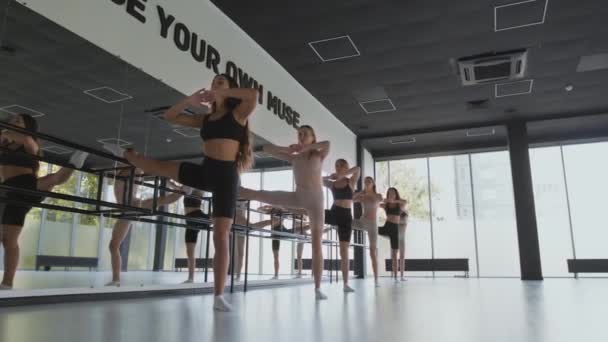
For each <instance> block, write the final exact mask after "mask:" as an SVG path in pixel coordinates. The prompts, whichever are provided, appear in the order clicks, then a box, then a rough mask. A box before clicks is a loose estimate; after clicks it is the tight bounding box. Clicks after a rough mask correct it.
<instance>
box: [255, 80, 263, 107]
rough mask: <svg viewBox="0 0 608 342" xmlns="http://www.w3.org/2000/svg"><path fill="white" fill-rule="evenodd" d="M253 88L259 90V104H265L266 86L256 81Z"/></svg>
mask: <svg viewBox="0 0 608 342" xmlns="http://www.w3.org/2000/svg"><path fill="white" fill-rule="evenodd" d="M253 87H254V88H255V89H257V90H258V104H264V85H262V84H258V82H257V81H256V82H255V85H254V86H253Z"/></svg>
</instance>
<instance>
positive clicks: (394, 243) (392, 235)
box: [378, 221, 399, 249]
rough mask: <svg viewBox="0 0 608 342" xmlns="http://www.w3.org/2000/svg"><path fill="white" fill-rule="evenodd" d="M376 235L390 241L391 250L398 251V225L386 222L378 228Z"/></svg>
mask: <svg viewBox="0 0 608 342" xmlns="http://www.w3.org/2000/svg"><path fill="white" fill-rule="evenodd" d="M378 234H379V235H383V236H386V237H388V238H389V239H390V240H391V249H399V225H397V224H396V223H393V222H388V221H387V222H386V223H384V226H382V227H379V228H378Z"/></svg>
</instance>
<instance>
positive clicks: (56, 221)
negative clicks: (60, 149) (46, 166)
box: [40, 165, 77, 255]
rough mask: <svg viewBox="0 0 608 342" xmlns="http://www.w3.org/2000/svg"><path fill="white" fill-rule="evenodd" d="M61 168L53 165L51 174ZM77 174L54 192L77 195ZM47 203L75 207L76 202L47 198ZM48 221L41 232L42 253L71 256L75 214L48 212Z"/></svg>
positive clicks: (56, 211) (57, 211)
mask: <svg viewBox="0 0 608 342" xmlns="http://www.w3.org/2000/svg"><path fill="white" fill-rule="evenodd" d="M59 168H60V167H59V166H56V165H52V168H51V173H54V172H57V171H59ZM76 181H77V177H76V175H75V174H73V175H72V177H70V179H69V180H68V181H67V182H66V183H64V184H60V185H58V186H56V187H55V188H54V189H53V192H56V193H62V194H67V195H75V194H76ZM45 203H48V204H54V205H60V206H66V207H73V206H74V202H72V201H67V200H62V199H56V198H50V197H49V198H47V199H46V200H45ZM45 212H46V220H45V221H44V224H43V227H42V230H41V234H42V236H41V239H40V253H41V254H44V255H70V241H71V238H72V219H73V216H74V214H72V213H70V212H66V211H59V210H46V211H45Z"/></svg>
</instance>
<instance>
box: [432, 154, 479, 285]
mask: <svg viewBox="0 0 608 342" xmlns="http://www.w3.org/2000/svg"><path fill="white" fill-rule="evenodd" d="M429 166H430V173H431V193H432V196H431V201H432V205H433V208H432V209H433V210H432V213H433V242H434V249H435V257H436V258H467V259H469V270H470V274H471V275H472V276H477V265H476V261H475V258H476V256H475V231H474V226H473V210H472V206H473V200H472V197H471V177H470V172H469V157H468V155H458V156H447V157H437V158H430V159H429ZM436 275H437V276H446V275H463V272H439V273H437V274H436Z"/></svg>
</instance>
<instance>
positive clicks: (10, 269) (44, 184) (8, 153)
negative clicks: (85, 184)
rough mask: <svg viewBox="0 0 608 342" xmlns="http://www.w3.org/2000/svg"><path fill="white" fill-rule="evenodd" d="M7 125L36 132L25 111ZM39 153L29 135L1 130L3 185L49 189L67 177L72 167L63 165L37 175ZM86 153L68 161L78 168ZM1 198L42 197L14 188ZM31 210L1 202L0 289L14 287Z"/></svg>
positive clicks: (34, 200) (0, 173) (31, 199)
mask: <svg viewBox="0 0 608 342" xmlns="http://www.w3.org/2000/svg"><path fill="white" fill-rule="evenodd" d="M9 123H10V124H12V125H14V126H17V127H21V128H25V129H27V130H29V131H32V132H38V123H37V122H36V119H34V118H33V117H32V116H30V115H27V114H17V115H15V116H14V117H13V118H12V119H11V121H10V122H9ZM39 153H40V146H39V145H38V142H37V141H36V139H35V138H34V137H32V136H29V135H25V134H21V133H18V132H15V131H11V130H3V131H2V134H1V142H0V176H1V177H2V184H4V185H10V186H14V187H20V188H24V189H29V190H42V191H51V190H52V189H53V187H55V186H56V185H59V184H63V183H65V182H67V181H68V180H69V179H70V176H71V175H72V173H73V172H74V170H73V169H70V168H65V167H62V168H61V169H59V171H57V172H55V173H51V174H48V175H46V176H44V177H40V178H38V170H39V168H40V163H39V162H38V160H37V159H36V158H35V157H34V156H37V155H38V154H39ZM87 155H88V153H84V152H81V151H77V152H75V153H74V154H73V155H72V157H71V158H70V163H71V164H72V165H75V166H76V167H77V168H81V167H82V164H84V160H85V159H86V157H87ZM1 196H2V197H5V198H7V199H12V200H17V201H23V202H32V203H39V202H42V201H43V200H44V198H43V197H41V196H36V195H27V194H23V193H19V192H16V191H2V194H1ZM30 209H32V206H29V205H17V204H2V205H0V224H1V225H2V226H1V227H0V239H1V240H2V245H3V246H4V276H3V278H2V283H1V284H0V290H9V289H12V288H13V280H14V279H15V273H16V271H17V266H18V265H19V241H18V240H19V235H20V234H21V230H22V229H23V225H24V223H25V217H26V216H27V213H28V212H29V211H30Z"/></svg>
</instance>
